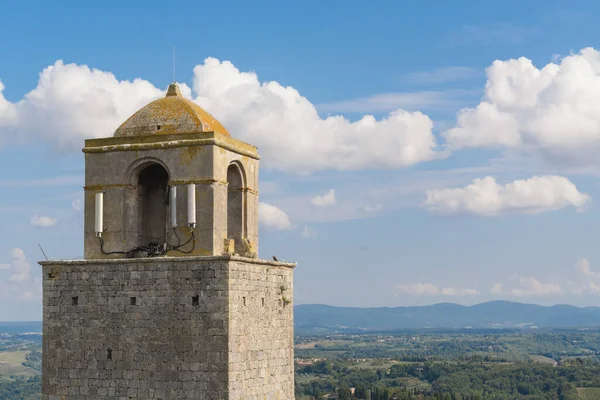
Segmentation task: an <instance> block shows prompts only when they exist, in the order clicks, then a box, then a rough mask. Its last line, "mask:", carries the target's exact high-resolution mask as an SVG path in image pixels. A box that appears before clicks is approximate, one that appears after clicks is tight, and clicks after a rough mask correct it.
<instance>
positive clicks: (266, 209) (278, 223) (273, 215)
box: [258, 203, 292, 230]
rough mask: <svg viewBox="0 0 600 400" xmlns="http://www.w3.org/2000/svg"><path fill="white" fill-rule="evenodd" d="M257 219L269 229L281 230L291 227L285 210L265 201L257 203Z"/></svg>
mask: <svg viewBox="0 0 600 400" xmlns="http://www.w3.org/2000/svg"><path fill="white" fill-rule="evenodd" d="M258 221H259V222H260V223H261V224H263V225H264V226H266V227H268V228H271V229H277V230H282V229H290V228H291V227H292V223H291V222H290V219H289V218H288V216H287V214H286V213H285V212H283V211H282V210H280V209H279V208H277V207H275V206H272V205H270V204H266V203H259V204H258Z"/></svg>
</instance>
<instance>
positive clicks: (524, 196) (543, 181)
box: [423, 175, 591, 216]
mask: <svg viewBox="0 0 600 400" xmlns="http://www.w3.org/2000/svg"><path fill="white" fill-rule="evenodd" d="M590 201H591V198H590V196H588V195H587V194H585V193H581V192H580V191H579V190H577V187H576V186H575V185H574V184H573V183H572V182H571V181H569V180H568V179H567V178H565V177H561V176H555V175H547V176H534V177H532V178H529V179H522V180H516V181H514V182H511V183H507V184H505V185H501V184H498V183H497V182H496V180H495V179H494V178H492V177H490V176H488V177H485V178H483V179H475V180H474V181H473V183H472V184H470V185H468V186H466V187H464V188H455V189H442V190H428V191H427V199H426V200H425V202H424V204H423V205H424V206H425V207H426V208H427V209H428V210H429V211H431V212H435V213H440V214H474V215H483V216H495V215H500V214H507V213H524V214H535V213H540V212H543V211H549V210H557V209H561V208H564V207H568V206H573V207H576V208H577V209H578V210H581V209H582V207H583V206H585V205H586V204H588V203H589V202H590Z"/></svg>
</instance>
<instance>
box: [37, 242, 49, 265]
mask: <svg viewBox="0 0 600 400" xmlns="http://www.w3.org/2000/svg"><path fill="white" fill-rule="evenodd" d="M38 247H39V248H40V250H41V251H42V254H43V255H44V258H46V261H48V256H46V253H45V252H44V249H42V245H41V244H38Z"/></svg>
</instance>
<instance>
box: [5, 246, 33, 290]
mask: <svg viewBox="0 0 600 400" xmlns="http://www.w3.org/2000/svg"><path fill="white" fill-rule="evenodd" d="M9 254H10V258H11V260H10V262H9V264H0V269H4V270H7V271H8V275H9V276H8V279H7V280H6V281H0V297H3V298H5V299H10V301H14V300H15V299H17V300H23V301H28V300H35V301H39V300H40V299H41V295H42V280H41V277H40V276H38V275H33V274H32V268H31V264H30V263H29V260H28V259H27V257H26V256H25V252H24V251H23V250H22V249H20V248H14V249H12V250H11V251H10V252H9Z"/></svg>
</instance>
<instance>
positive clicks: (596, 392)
mask: <svg viewBox="0 0 600 400" xmlns="http://www.w3.org/2000/svg"><path fill="white" fill-rule="evenodd" d="M577 394H578V395H579V397H580V398H581V399H583V400H600V388H577Z"/></svg>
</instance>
